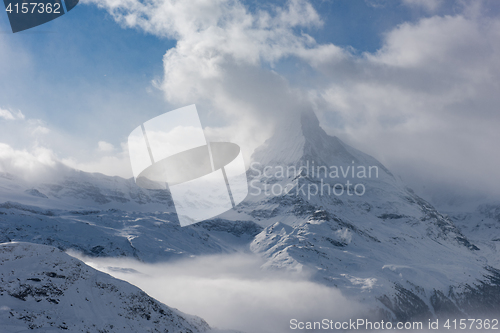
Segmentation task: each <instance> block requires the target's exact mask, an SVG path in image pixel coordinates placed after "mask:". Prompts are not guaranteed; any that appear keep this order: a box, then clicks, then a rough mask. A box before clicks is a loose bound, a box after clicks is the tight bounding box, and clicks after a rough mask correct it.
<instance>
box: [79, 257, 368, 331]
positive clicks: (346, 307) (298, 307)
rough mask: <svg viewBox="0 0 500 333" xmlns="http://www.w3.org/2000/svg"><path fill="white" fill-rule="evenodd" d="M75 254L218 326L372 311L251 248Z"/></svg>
mask: <svg viewBox="0 0 500 333" xmlns="http://www.w3.org/2000/svg"><path fill="white" fill-rule="evenodd" d="M70 254H71V255H73V256H75V257H77V258H79V259H81V260H83V261H84V262H85V263H86V264H88V265H90V266H92V267H93V268H95V269H98V270H100V271H103V272H105V273H108V274H110V275H112V276H114V277H116V278H118V279H122V280H125V281H128V282H129V283H131V284H133V285H136V286H137V287H139V288H141V289H142V290H143V291H145V292H146V293H147V294H149V295H150V296H152V297H154V298H156V299H157V300H159V301H160V302H162V303H164V304H166V305H168V306H170V307H174V308H177V309H179V310H180V311H183V312H185V313H188V314H193V315H197V316H200V317H201V318H203V319H205V320H206V321H207V322H208V323H209V324H210V326H211V327H212V328H218V329H234V330H240V331H243V332H247V333H266V332H269V333H277V332H290V320H291V319H297V320H298V321H321V320H322V319H324V318H328V319H331V320H334V321H337V320H338V321H341V320H349V318H365V317H366V314H367V313H368V308H367V307H366V306H365V305H363V304H360V303H357V302H355V301H352V300H348V299H347V298H345V297H344V296H343V295H342V294H341V293H340V291H338V290H337V289H335V288H329V287H327V286H323V285H320V284H318V283H314V282H311V281H309V280H308V279H309V275H308V274H307V273H305V272H278V271H264V270H263V269H261V268H260V266H261V265H262V264H263V261H262V259H261V258H259V257H257V256H255V255H251V254H232V255H216V256H202V257H194V258H190V259H186V260H182V261H177V262H172V263H157V264H145V263H142V262H138V261H135V260H131V259H115V258H89V257H84V256H81V255H78V254H75V253H70Z"/></svg>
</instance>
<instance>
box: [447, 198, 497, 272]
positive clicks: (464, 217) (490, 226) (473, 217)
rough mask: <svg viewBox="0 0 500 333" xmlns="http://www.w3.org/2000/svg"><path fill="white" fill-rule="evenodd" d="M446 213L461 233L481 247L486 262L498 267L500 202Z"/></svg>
mask: <svg viewBox="0 0 500 333" xmlns="http://www.w3.org/2000/svg"><path fill="white" fill-rule="evenodd" d="M447 213H448V215H449V217H450V219H451V220H452V221H453V222H454V223H455V225H456V226H457V227H458V228H459V229H460V230H461V231H462V233H463V234H464V235H466V236H467V238H468V239H470V240H471V241H473V242H474V243H475V244H477V245H478V246H479V247H480V248H481V250H482V251H481V252H482V255H483V256H485V257H486V258H488V262H489V263H490V264H491V265H492V266H495V267H500V204H482V205H479V206H478V207H477V208H476V209H475V210H473V211H471V212H468V213H463V212H461V213H458V212H447Z"/></svg>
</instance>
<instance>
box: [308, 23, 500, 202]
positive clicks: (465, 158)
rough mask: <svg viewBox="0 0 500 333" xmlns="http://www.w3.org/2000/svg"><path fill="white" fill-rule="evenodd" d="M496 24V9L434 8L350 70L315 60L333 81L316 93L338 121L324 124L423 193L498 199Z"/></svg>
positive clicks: (499, 61)
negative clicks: (443, 12)
mask: <svg viewBox="0 0 500 333" xmlns="http://www.w3.org/2000/svg"><path fill="white" fill-rule="evenodd" d="M499 27H500V19H499V18H498V17H494V18H484V17H476V16H467V15H465V14H464V15H456V16H442V17H441V16H433V17H430V18H425V19H421V20H419V21H418V22H416V23H414V24H410V23H404V24H401V25H400V26H398V27H397V28H396V29H393V30H391V31H390V32H388V33H387V34H386V36H385V39H384V46H383V47H382V48H381V49H380V50H378V51H377V52H376V53H373V54H369V53H367V54H364V56H363V57H362V58H359V59H354V60H352V63H353V64H355V65H354V66H353V67H352V69H351V70H350V71H345V70H343V69H342V68H339V65H336V63H335V62H329V61H328V60H325V62H324V63H322V64H319V65H318V66H317V68H318V71H321V72H322V73H323V74H324V75H325V76H327V77H329V78H331V81H330V82H329V83H328V84H325V85H323V86H317V87H316V89H315V90H314V91H313V93H312V96H313V100H315V104H316V105H317V108H318V111H319V112H320V113H321V114H322V115H323V116H324V118H326V119H328V117H330V119H331V118H332V115H335V118H334V119H340V121H338V122H337V123H332V122H330V123H328V122H324V123H323V124H324V125H326V127H328V131H329V132H330V133H334V134H337V135H339V134H340V136H342V137H344V138H346V140H347V141H349V142H350V143H352V144H353V145H354V146H356V147H358V148H361V149H362V150H364V151H365V152H368V153H371V154H373V155H375V156H376V157H378V158H379V159H381V160H382V162H384V163H386V164H387V166H388V167H389V168H391V169H392V170H393V171H395V172H396V173H397V174H400V175H403V177H404V180H405V181H406V182H407V183H409V185H410V186H412V187H415V188H416V189H417V190H418V191H419V192H420V193H421V194H423V195H425V196H426V197H427V198H433V197H434V196H435V194H437V193H440V194H439V195H440V196H442V195H445V196H448V198H449V199H450V200H451V199H452V197H453V196H454V194H452V193H454V192H455V193H456V192H461V193H462V195H469V194H470V195H473V196H476V195H477V194H478V193H477V192H483V194H485V195H491V196H496V197H498V196H499V195H500V191H499V190H498V188H497V187H496V185H494V184H497V183H498V182H499V181H500V173H499V172H498V170H495V168H496V167H495V166H496V165H498V163H500V157H499V156H498V155H497V154H492V153H491V151H492V149H493V147H495V146H496V145H498V144H500V135H499V134H498V131H497V127H498V126H497V124H498V123H500V114H499V113H498V112H497V110H498V105H500V96H499V95H498V94H497V93H496V91H497V88H496V87H499V86H500V57H499V54H500V38H499V37H500V35H499V33H498V31H499V30H498V29H499ZM478 161H481V162H478ZM423 185H424V186H425V188H424V187H423ZM434 199H436V200H435V202H436V203H438V201H442V200H440V199H438V198H434ZM490 199H491V198H490ZM440 203H442V202H440Z"/></svg>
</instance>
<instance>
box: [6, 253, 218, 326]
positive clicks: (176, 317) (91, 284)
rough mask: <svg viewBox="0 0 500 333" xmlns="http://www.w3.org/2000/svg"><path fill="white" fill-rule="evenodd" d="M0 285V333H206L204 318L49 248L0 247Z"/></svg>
mask: <svg viewBox="0 0 500 333" xmlns="http://www.w3.org/2000/svg"><path fill="white" fill-rule="evenodd" d="M0 281H1V284H0V331H1V332H5V333H7V332H9V333H10V332H53V331H54V332H55V331H68V332H91V333H93V332H96V333H97V332H108V333H111V332H120V333H123V332H134V333H135V332H179V333H180V332H183V333H199V332H208V331H210V327H209V325H208V324H207V323H206V322H205V321H204V320H203V319H201V318H198V317H195V316H191V315H186V314H184V313H182V312H180V311H178V310H176V309H172V308H170V307H168V306H166V305H164V304H161V303H159V302H158V301H156V300H155V299H153V298H151V297H149V296H148V295H147V294H145V293H144V292H143V291H141V290H140V289H138V288H137V287H134V286H132V285H131V284H129V283H127V282H124V281H120V280H117V279H115V278H113V277H111V276H109V275H107V274H104V273H102V272H99V271H96V270H95V269H93V268H91V267H89V266H87V265H85V264H84V263H82V262H81V261H79V260H77V259H75V258H73V257H70V256H69V255H67V254H65V253H63V252H61V251H60V250H58V249H56V248H54V247H50V246H45V245H37V244H29V243H4V244H0Z"/></svg>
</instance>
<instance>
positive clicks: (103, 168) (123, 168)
mask: <svg viewBox="0 0 500 333" xmlns="http://www.w3.org/2000/svg"><path fill="white" fill-rule="evenodd" d="M101 142H104V141H101ZM108 148H109V147H108ZM113 150H114V153H113V154H110V153H111V152H112V151H111V150H110V151H105V152H107V153H108V154H106V156H102V154H98V155H92V156H87V158H85V159H84V160H82V159H77V158H75V157H74V156H69V157H65V158H62V159H61V162H62V163H63V164H65V165H67V166H69V167H70V168H73V169H77V170H82V171H86V172H99V173H102V174H105V175H108V176H120V177H123V178H131V177H132V176H133V175H132V168H131V166H130V158H129V155H128V148H127V144H126V143H122V144H121V149H120V150H119V151H115V149H114V147H113ZM101 152H102V151H101Z"/></svg>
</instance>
